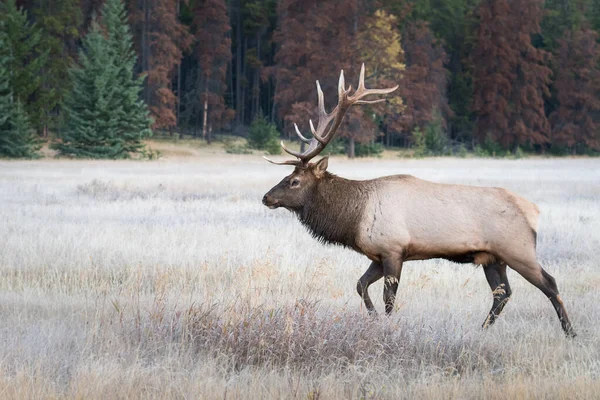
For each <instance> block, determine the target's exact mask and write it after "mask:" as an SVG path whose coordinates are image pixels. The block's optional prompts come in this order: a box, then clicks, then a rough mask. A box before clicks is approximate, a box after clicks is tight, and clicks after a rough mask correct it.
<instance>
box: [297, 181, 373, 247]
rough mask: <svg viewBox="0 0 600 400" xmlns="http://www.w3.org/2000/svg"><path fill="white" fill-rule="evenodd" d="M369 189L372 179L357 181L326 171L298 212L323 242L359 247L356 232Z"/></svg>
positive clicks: (304, 222) (299, 217)
mask: <svg viewBox="0 0 600 400" xmlns="http://www.w3.org/2000/svg"><path fill="white" fill-rule="evenodd" d="M369 192H370V185H369V183H368V181H353V180H349V179H344V178H340V177H338V176H336V175H333V174H330V173H329V172H326V173H325V176H324V177H323V178H321V180H320V182H319V183H318V185H317V186H316V188H315V190H314V192H313V194H312V196H310V197H309V198H307V201H306V203H305V205H304V207H302V208H301V209H298V210H295V212H296V215H297V216H298V219H299V220H300V222H301V223H302V224H303V225H304V226H305V227H306V228H308V230H309V232H310V233H311V234H312V235H313V237H315V238H316V239H317V240H319V241H320V242H323V243H332V244H340V245H342V246H346V247H350V248H353V249H356V235H357V232H358V228H359V226H360V222H361V219H362V215H363V211H364V209H365V204H366V202H367V199H368V197H369Z"/></svg>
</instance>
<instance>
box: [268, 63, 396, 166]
mask: <svg viewBox="0 0 600 400" xmlns="http://www.w3.org/2000/svg"><path fill="white" fill-rule="evenodd" d="M396 89H398V86H395V87H393V88H389V89H367V88H365V64H363V65H362V67H361V68H360V78H359V81H358V88H357V89H356V91H355V92H354V94H352V95H349V93H350V91H351V90H352V85H350V86H349V87H348V89H345V83H344V70H342V72H341V73H340V81H339V84H338V104H337V106H336V107H335V108H334V109H333V111H332V112H331V113H327V111H325V101H324V99H323V91H322V90H321V85H319V81H317V94H318V96H319V120H318V122H317V129H315V127H314V125H313V123H312V120H309V123H310V130H311V131H312V135H313V137H312V139H310V140H309V139H307V138H306V137H304V135H302V133H301V132H300V129H298V125H296V124H294V128H295V129H296V134H297V135H298V137H299V138H300V140H302V141H303V142H304V143H307V144H308V148H307V149H306V151H304V152H303V153H298V152H295V151H293V150H290V149H288V148H287V147H286V146H285V144H284V143H283V141H281V147H283V150H285V152H286V153H288V154H291V155H292V156H294V157H297V158H298V160H288V161H283V162H276V161H273V160H270V159H268V158H267V157H264V158H265V160H267V161H268V162H270V163H273V164H278V165H297V166H306V165H307V164H308V162H309V161H310V160H311V159H312V158H314V157H315V156H316V155H317V154H319V153H320V152H322V151H323V149H324V148H325V146H327V144H328V143H329V142H330V141H331V139H333V137H334V136H335V133H336V131H337V130H338V128H339V127H340V125H341V123H342V119H343V118H344V115H345V114H346V112H347V111H348V109H349V108H350V107H351V106H352V105H354V104H374V103H380V102H382V101H385V99H377V100H361V99H362V98H363V97H365V96H368V95H371V94H388V93H391V92H393V91H394V90H396ZM332 121H333V123H331V122H332ZM330 125H331V126H330ZM328 126H329V129H327V127H328Z"/></svg>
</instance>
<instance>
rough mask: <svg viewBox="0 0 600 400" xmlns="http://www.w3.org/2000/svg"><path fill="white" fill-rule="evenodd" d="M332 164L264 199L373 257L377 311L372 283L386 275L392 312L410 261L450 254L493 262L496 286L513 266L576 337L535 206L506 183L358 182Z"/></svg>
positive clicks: (368, 279)
mask: <svg viewBox="0 0 600 400" xmlns="http://www.w3.org/2000/svg"><path fill="white" fill-rule="evenodd" d="M327 164H328V160H327V158H323V159H321V160H320V161H319V162H317V163H315V164H309V165H307V166H302V167H300V166H299V167H296V169H295V170H294V172H293V173H292V174H291V175H289V176H287V177H285V178H284V179H283V180H282V181H281V182H280V183H279V184H278V185H276V186H275V187H273V188H272V189H271V190H270V191H269V192H268V193H267V194H266V195H265V196H264V198H263V203H264V204H265V205H267V206H269V207H270V208H277V207H285V208H287V209H289V210H290V211H292V212H294V213H295V214H296V215H297V216H298V219H299V220H300V221H301V222H302V224H303V225H304V226H306V227H307V228H308V230H309V231H310V232H311V234H312V235H313V236H314V237H316V238H317V239H318V240H320V241H322V242H325V243H333V244H339V245H342V246H346V247H350V248H352V249H354V250H356V251H358V252H359V253H361V254H364V255H366V256H367V257H368V258H369V259H371V260H372V261H373V263H372V264H371V267H370V268H369V270H368V271H367V272H366V273H365V275H363V277H362V278H361V279H360V281H359V283H358V286H357V290H358V292H359V294H360V295H361V296H362V297H363V298H364V301H365V304H366V305H367V308H368V309H369V311H370V312H374V308H373V305H372V303H371V301H370V299H369V296H368V286H369V285H370V284H371V283H373V282H375V281H376V280H377V279H380V278H381V277H385V278H386V280H385V283H384V298H385V304H386V312H388V313H389V312H391V310H392V308H393V303H394V299H395V295H396V290H397V287H398V281H399V279H400V273H401V270H402V263H403V262H404V261H410V260H426V259H431V258H445V259H448V260H451V261H455V262H459V263H474V264H479V265H483V266H490V267H489V268H488V269H486V276H487V277H488V281H489V282H490V285H492V283H491V282H495V283H497V284H498V285H500V284H502V285H504V286H506V287H508V281H507V280H506V275H505V273H504V272H502V271H501V272H499V273H498V274H499V275H497V274H496V273H495V272H493V271H495V268H499V267H495V266H498V265H501V266H502V265H503V266H504V268H505V266H506V264H508V265H509V266H510V267H511V268H513V269H514V270H516V271H517V272H519V273H520V274H521V275H522V276H523V277H525V278H526V279H527V280H529V281H530V282H531V283H532V284H533V285H535V286H537V287H538V288H540V290H542V292H544V294H546V295H547V296H548V297H549V299H550V300H551V302H552V304H553V305H554V307H555V309H556V312H557V314H558V316H559V319H560V321H561V324H562V326H563V329H564V330H565V332H566V333H567V335H569V336H574V335H575V333H574V331H573V328H572V327H571V323H570V322H569V320H568V317H567V313H566V310H565V309H564V304H563V303H562V300H560V297H559V296H558V289H557V288H556V283H555V281H554V278H552V277H551V276H550V275H549V274H548V273H547V272H546V271H544V270H543V269H542V268H541V266H540V265H539V264H538V262H537V259H536V254H535V247H536V243H535V242H536V236H537V233H536V232H537V219H538V215H539V209H538V207H537V206H536V205H535V204H533V203H531V202H529V201H527V200H525V199H523V198H521V197H519V196H517V195H515V194H513V193H511V192H509V191H507V190H505V189H501V188H484V187H474V186H463V185H447V184H438V183H433V182H427V181H423V180H420V179H417V178H415V177H412V176H410V175H396V176H388V177H383V178H378V179H373V180H367V181H352V180H348V179H344V178H340V177H338V176H335V175H333V174H330V173H328V172H327V171H326V169H327ZM488 274H491V275H489V276H488ZM497 276H499V278H498V277H497ZM504 286H503V287H504ZM491 289H492V291H495V290H497V287H493V288H491ZM509 295H510V294H508V295H507V296H506V298H505V299H502V302H501V303H498V304H496V300H495V303H494V304H495V306H494V307H493V309H492V311H490V316H488V319H486V324H485V326H487V325H491V324H492V323H493V321H494V320H495V318H496V317H497V314H499V312H500V311H501V309H502V308H503V306H504V304H505V303H506V300H508V296H509ZM494 310H496V311H494ZM496 312H497V314H495V313H496ZM492 314H493V315H492Z"/></svg>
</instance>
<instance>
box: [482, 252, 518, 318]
mask: <svg viewBox="0 0 600 400" xmlns="http://www.w3.org/2000/svg"><path fill="white" fill-rule="evenodd" d="M483 271H484V272H485V278H486V279H487V282H488V284H489V285H490V289H491V290H492V296H493V297H494V302H493V304H492V309H491V310H490V313H489V314H488V316H487V318H486V319H485V322H484V323H483V326H482V328H484V329H485V328H487V327H489V326H490V325H492V324H493V323H494V322H496V319H497V318H498V316H499V315H500V313H501V312H502V310H503V309H504V306H505V305H506V303H507V302H508V299H509V298H510V295H511V293H512V291H511V290H510V285H509V284H508V278H507V277H506V264H505V263H504V262H495V263H492V264H489V265H485V266H484V267H483Z"/></svg>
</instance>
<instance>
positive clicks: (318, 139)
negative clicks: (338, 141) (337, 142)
mask: <svg viewBox="0 0 600 400" xmlns="http://www.w3.org/2000/svg"><path fill="white" fill-rule="evenodd" d="M308 123H309V124H310V130H311V131H312V134H313V137H314V138H315V139H317V141H318V142H319V143H321V144H322V145H326V144H327V143H325V141H324V140H323V138H322V137H321V136H319V134H318V133H317V131H316V129H315V126H314V125H313V122H312V119H309V120H308ZM319 125H320V123H319Z"/></svg>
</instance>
